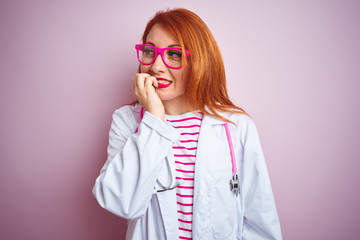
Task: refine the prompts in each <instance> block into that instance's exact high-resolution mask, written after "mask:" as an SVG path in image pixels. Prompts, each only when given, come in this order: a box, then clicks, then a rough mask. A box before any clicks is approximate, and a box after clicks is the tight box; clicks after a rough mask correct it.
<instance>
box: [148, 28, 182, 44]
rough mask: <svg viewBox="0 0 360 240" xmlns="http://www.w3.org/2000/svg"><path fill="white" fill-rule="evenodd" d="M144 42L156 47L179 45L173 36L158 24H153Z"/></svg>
mask: <svg viewBox="0 0 360 240" xmlns="http://www.w3.org/2000/svg"><path fill="white" fill-rule="evenodd" d="M146 42H151V43H154V44H155V45H156V46H158V47H161V46H162V45H164V46H168V45H173V44H179V41H178V39H177V38H176V36H175V34H174V33H173V32H171V31H169V30H168V29H167V28H165V27H163V26H162V25H160V24H158V23H157V24H155V25H154V26H153V27H152V28H151V29H150V31H149V34H148V35H147V38H146Z"/></svg>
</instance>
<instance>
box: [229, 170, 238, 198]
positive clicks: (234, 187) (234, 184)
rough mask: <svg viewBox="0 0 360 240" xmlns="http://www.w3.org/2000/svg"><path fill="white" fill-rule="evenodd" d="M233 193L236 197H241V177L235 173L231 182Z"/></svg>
mask: <svg viewBox="0 0 360 240" xmlns="http://www.w3.org/2000/svg"><path fill="white" fill-rule="evenodd" d="M230 186H231V191H233V192H234V193H235V195H236V197H237V196H238V195H239V191H240V187H239V176H238V175H237V173H233V177H232V179H231V180H230Z"/></svg>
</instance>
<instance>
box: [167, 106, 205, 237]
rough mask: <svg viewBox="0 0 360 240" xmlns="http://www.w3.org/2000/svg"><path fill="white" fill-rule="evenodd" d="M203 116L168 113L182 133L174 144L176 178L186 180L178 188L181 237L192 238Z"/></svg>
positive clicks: (171, 121)
mask: <svg viewBox="0 0 360 240" xmlns="http://www.w3.org/2000/svg"><path fill="white" fill-rule="evenodd" d="M202 117H203V115H202V114H200V113H191V112H189V113H185V114H183V115H179V116H175V115H166V119H167V121H168V122H169V123H170V124H171V125H172V126H173V127H174V128H175V129H176V130H177V131H179V133H180V135H181V137H180V140H179V141H178V142H177V143H175V144H174V145H173V150H174V157H175V168H176V169H175V175H176V179H182V180H184V183H183V184H181V186H179V187H177V188H176V197H177V212H178V227H179V239H192V216H193V200H194V180H195V179H194V176H195V159H196V150H197V143H198V138H199V132H200V126H201V121H202Z"/></svg>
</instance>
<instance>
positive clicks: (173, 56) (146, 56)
mask: <svg viewBox="0 0 360 240" xmlns="http://www.w3.org/2000/svg"><path fill="white" fill-rule="evenodd" d="M135 49H136V50H137V57H138V60H139V62H140V63H141V64H144V65H150V64H152V63H153V62H154V61H155V59H156V58H157V56H158V55H159V54H160V55H161V58H162V60H163V62H164V64H165V65H166V66H167V67H169V68H173V69H179V68H182V63H183V56H182V55H183V54H182V49H181V48H177V47H167V48H157V47H155V46H152V45H149V44H136V45H135ZM188 55H190V51H189V50H186V49H185V58H186V57H187V56H188Z"/></svg>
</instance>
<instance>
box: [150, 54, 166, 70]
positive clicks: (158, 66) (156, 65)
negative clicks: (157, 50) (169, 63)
mask: <svg viewBox="0 0 360 240" xmlns="http://www.w3.org/2000/svg"><path fill="white" fill-rule="evenodd" d="M166 69H167V67H166V65H165V63H164V62H163V59H162V58H161V54H158V55H157V57H156V59H155V61H154V62H153V63H152V64H151V70H152V71H153V72H154V73H158V72H165V71H166Z"/></svg>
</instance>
